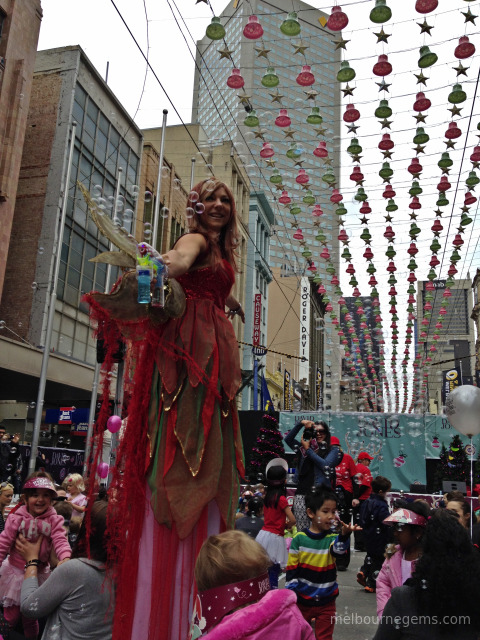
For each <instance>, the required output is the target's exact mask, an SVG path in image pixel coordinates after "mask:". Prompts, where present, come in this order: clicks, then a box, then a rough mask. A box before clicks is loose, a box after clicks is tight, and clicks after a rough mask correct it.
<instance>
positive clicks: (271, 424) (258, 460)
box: [247, 413, 285, 482]
mask: <svg viewBox="0 0 480 640" xmlns="http://www.w3.org/2000/svg"><path fill="white" fill-rule="evenodd" d="M284 457H285V449H284V448H283V437H282V434H281V433H280V430H279V428H278V420H277V419H276V418H275V417H274V416H272V415H270V414H268V413H266V414H265V415H264V416H263V423H262V426H261V427H260V431H259V433H258V438H257V442H256V444H255V446H254V447H253V448H252V456H251V458H250V463H249V465H248V468H247V475H248V477H249V479H250V482H255V481H256V480H259V481H260V480H262V479H263V478H261V477H260V475H261V474H264V473H265V467H266V466H267V463H268V462H269V461H270V460H272V458H284Z"/></svg>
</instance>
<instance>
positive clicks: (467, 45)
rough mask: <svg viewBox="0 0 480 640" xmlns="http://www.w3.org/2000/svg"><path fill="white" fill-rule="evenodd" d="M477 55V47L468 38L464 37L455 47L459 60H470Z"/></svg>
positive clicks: (455, 53)
mask: <svg viewBox="0 0 480 640" xmlns="http://www.w3.org/2000/svg"><path fill="white" fill-rule="evenodd" d="M474 53H475V45H473V44H472V43H471V42H470V41H469V39H468V37H467V36H462V37H461V38H460V40H459V41H458V45H457V46H456V47H455V51H454V55H455V57H456V58H458V59H459V60H465V58H470V56H473V54H474Z"/></svg>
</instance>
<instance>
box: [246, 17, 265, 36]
mask: <svg viewBox="0 0 480 640" xmlns="http://www.w3.org/2000/svg"><path fill="white" fill-rule="evenodd" d="M243 35H244V36H245V38H248V39H249V40H257V38H261V37H262V36H263V27H262V25H261V24H260V23H259V21H258V18H257V16H250V17H249V18H248V22H247V24H246V25H245V27H244V29H243Z"/></svg>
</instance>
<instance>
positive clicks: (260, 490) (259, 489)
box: [253, 482, 265, 500]
mask: <svg viewBox="0 0 480 640" xmlns="http://www.w3.org/2000/svg"><path fill="white" fill-rule="evenodd" d="M253 495H254V496H258V497H259V498H262V500H263V498H264V497H265V485H263V484H262V483H261V482H259V483H258V484H256V485H255V493H254V494H253Z"/></svg>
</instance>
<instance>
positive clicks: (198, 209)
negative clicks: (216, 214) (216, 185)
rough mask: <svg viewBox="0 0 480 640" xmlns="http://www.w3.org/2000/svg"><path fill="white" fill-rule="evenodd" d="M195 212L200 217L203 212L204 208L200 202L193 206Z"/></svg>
mask: <svg viewBox="0 0 480 640" xmlns="http://www.w3.org/2000/svg"><path fill="white" fill-rule="evenodd" d="M195 211H196V212H197V213H198V214H199V215H201V214H202V213H203V212H204V211H205V206H204V205H203V204H202V203H201V202H197V204H196V205H195Z"/></svg>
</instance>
